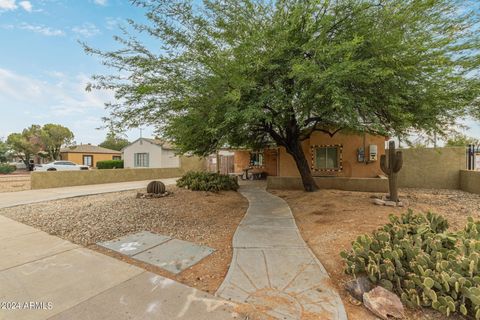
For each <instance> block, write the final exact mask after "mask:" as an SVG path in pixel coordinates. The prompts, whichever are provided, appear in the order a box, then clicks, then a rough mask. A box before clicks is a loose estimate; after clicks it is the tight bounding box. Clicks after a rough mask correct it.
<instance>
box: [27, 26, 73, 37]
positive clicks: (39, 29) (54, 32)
mask: <svg viewBox="0 0 480 320" xmlns="http://www.w3.org/2000/svg"><path fill="white" fill-rule="evenodd" d="M19 28H20V29H23V30H28V31H32V32H35V33H39V34H41V35H44V36H49V37H54V36H64V35H65V32H63V31H62V30H60V29H53V28H50V27H46V26H42V25H31V24H28V23H22V24H21V25H20V26H19Z"/></svg>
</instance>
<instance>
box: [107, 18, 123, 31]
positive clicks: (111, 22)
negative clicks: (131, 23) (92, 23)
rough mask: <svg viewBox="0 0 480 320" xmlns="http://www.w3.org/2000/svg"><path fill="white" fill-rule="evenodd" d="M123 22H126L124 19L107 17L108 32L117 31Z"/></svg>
mask: <svg viewBox="0 0 480 320" xmlns="http://www.w3.org/2000/svg"><path fill="white" fill-rule="evenodd" d="M123 22H124V20H123V19H122V18H114V17H107V18H106V19H105V24H106V28H107V29H108V30H114V29H117V28H118V27H119V26H120V25H122V23H123Z"/></svg>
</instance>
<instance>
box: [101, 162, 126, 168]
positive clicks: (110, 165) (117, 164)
mask: <svg viewBox="0 0 480 320" xmlns="http://www.w3.org/2000/svg"><path fill="white" fill-rule="evenodd" d="M114 168H115V169H122V168H123V160H104V161H98V162H97V169H114Z"/></svg>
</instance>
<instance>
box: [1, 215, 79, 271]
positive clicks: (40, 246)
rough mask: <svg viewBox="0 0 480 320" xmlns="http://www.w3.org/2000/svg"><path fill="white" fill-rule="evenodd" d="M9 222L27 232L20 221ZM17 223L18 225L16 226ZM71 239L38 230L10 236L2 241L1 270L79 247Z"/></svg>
mask: <svg viewBox="0 0 480 320" xmlns="http://www.w3.org/2000/svg"><path fill="white" fill-rule="evenodd" d="M13 222H14V223H8V225H11V226H12V230H13V229H17V230H19V231H20V232H22V231H23V232H26V231H27V230H29V229H28V228H26V229H24V228H23V227H22V226H21V224H20V223H18V222H15V221H13ZM15 225H16V226H15ZM78 247H79V246H78V245H75V244H73V243H71V242H69V241H66V240H63V239H60V238H57V237H54V236H51V235H49V234H47V233H45V232H42V231H38V232H32V233H26V234H22V235H19V236H18V237H9V238H6V239H2V241H1V242H0V270H4V269H7V268H12V267H15V266H18V265H22V264H24V263H28V262H31V261H35V260H38V259H41V258H44V257H48V256H51V255H53V254H56V253H60V252H64V251H67V250H72V249H75V248H78Z"/></svg>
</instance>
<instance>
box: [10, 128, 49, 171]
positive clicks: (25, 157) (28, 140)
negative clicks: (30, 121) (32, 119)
mask: <svg viewBox="0 0 480 320" xmlns="http://www.w3.org/2000/svg"><path fill="white" fill-rule="evenodd" d="M41 134H42V128H41V127H40V126H39V125H31V126H30V127H29V128H26V129H24V130H23V131H22V133H12V134H10V135H9V136H8V138H7V145H8V147H9V148H10V149H11V150H12V151H13V152H14V155H15V156H17V157H19V158H20V159H21V160H22V161H23V162H24V163H25V165H28V163H29V161H30V159H31V158H32V156H34V155H36V154H37V153H38V152H39V151H40V150H42V148H43V145H42V141H41Z"/></svg>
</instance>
